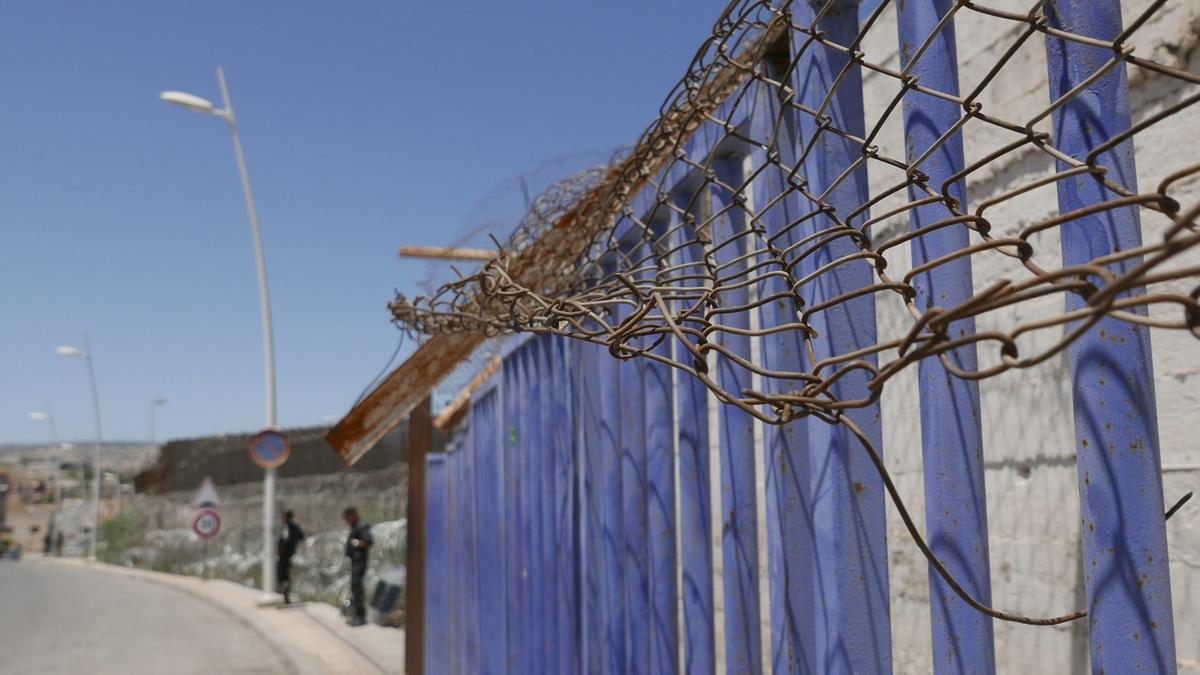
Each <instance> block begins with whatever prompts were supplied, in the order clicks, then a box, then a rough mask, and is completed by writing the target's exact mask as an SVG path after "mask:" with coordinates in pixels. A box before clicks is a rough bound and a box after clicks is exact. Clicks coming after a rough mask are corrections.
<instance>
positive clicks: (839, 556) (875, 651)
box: [793, 0, 892, 673]
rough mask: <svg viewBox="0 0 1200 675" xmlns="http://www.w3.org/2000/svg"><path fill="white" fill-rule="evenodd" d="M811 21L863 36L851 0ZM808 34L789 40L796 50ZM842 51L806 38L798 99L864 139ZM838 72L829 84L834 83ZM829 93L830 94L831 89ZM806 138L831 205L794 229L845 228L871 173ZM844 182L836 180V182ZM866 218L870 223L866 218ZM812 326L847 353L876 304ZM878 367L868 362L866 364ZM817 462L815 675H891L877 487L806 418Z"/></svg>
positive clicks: (832, 286)
mask: <svg viewBox="0 0 1200 675" xmlns="http://www.w3.org/2000/svg"><path fill="white" fill-rule="evenodd" d="M827 4H828V3H824V2H817V3H810V2H801V3H797V5H795V6H794V8H795V11H796V18H797V20H799V21H800V22H801V23H811V22H813V21H815V19H816V15H815V13H814V11H813V9H814V7H815V6H822V5H827ZM816 23H817V29H818V30H820V31H821V32H822V33H823V34H824V36H825V38H826V39H828V40H829V41H831V42H834V43H837V44H840V45H850V44H852V43H853V42H854V40H855V39H856V36H857V35H858V2H857V0H840V1H838V2H835V3H833V4H832V6H830V8H829V9H828V10H827V11H826V13H825V14H824V15H823V17H822V18H821V20H820V21H819V22H816ZM806 39H807V36H805V35H801V34H795V35H794V36H793V40H794V43H793V48H794V49H798V48H799V47H801V46H802V45H803V43H804V41H805V40H806ZM848 61H849V56H848V55H847V54H846V53H845V52H844V51H841V50H837V49H833V48H829V47H826V46H824V45H821V44H818V43H813V44H811V45H808V47H807V49H805V50H804V52H803V54H802V55H801V56H800V61H799V64H798V67H797V69H796V73H795V80H796V90H797V96H798V98H799V99H800V101H801V103H802V104H804V105H807V106H809V107H811V108H817V107H819V106H821V105H822V103H823V101H824V100H825V99H826V97H829V99H830V103H829V105H828V107H827V108H826V109H825V114H827V115H828V116H829V119H830V123H831V124H832V126H834V127H836V128H838V129H842V130H845V131H848V132H850V133H852V134H855V135H857V136H860V137H861V136H863V135H864V134H865V129H864V126H865V125H864V122H863V100H862V72H861V69H860V68H857V67H855V68H851V69H850V70H849V71H848V72H847V73H846V74H845V76H841V74H842V71H843V70H844V68H845V66H846V65H847V63H848ZM839 77H841V79H840V82H839V83H838V84H837V86H836V88H835V87H834V83H835V81H837V80H838V78H839ZM831 89H833V92H832V94H831V93H830V92H831ZM798 117H799V118H800V119H799V122H800V134H799V136H800V138H801V139H802V142H804V143H806V144H808V143H815V145H814V147H813V149H812V151H811V152H810V153H809V155H808V156H807V158H806V159H805V161H804V163H803V167H802V172H803V175H804V177H805V179H806V180H807V181H808V186H807V190H808V192H809V194H810V195H812V196H813V197H818V196H820V195H822V194H823V193H825V192H826V191H829V193H830V194H829V195H828V196H826V197H825V198H824V200H823V201H824V202H825V203H826V204H827V205H828V206H829V207H830V208H831V212H830V213H823V214H821V215H819V216H817V217H816V218H813V219H810V220H808V221H806V222H805V223H803V224H802V225H801V226H800V230H801V232H800V234H801V235H804V234H809V233H811V232H815V231H821V230H826V229H829V228H835V227H838V226H839V222H841V223H842V224H847V223H844V220H843V219H845V218H847V216H848V214H849V212H850V211H852V210H853V209H855V208H857V207H858V206H860V205H862V204H864V203H865V202H866V201H867V200H868V195H869V190H868V186H867V170H866V167H865V166H860V167H859V168H858V169H857V170H855V171H853V172H851V173H850V174H848V175H847V176H846V177H845V178H840V177H841V176H842V175H843V174H844V173H845V172H846V171H847V169H849V168H850V166H851V164H852V163H854V161H855V160H857V159H860V158H861V157H862V148H861V147H860V146H858V145H857V144H855V143H852V142H850V141H848V140H846V139H844V138H843V137H841V136H838V135H836V134H832V133H828V132H823V131H820V130H819V127H818V125H817V123H816V120H815V119H814V118H813V117H812V116H810V115H808V114H804V113H799V114H798ZM839 179H840V182H837V181H839ZM863 217H865V216H863ZM857 251H858V247H857V246H855V245H854V243H853V242H852V240H851V239H849V238H848V237H841V238H838V239H836V240H834V241H832V242H829V243H827V244H825V245H823V246H822V247H821V248H820V250H818V251H817V252H816V253H815V254H814V255H810V256H808V257H807V258H806V259H805V260H804V261H803V262H802V264H801V265H800V266H799V268H800V269H799V270H798V272H797V273H798V274H800V275H804V274H807V273H809V272H812V271H815V270H816V269H818V268H820V267H822V266H824V265H827V264H829V263H830V262H832V261H833V260H836V259H838V258H841V257H844V256H847V255H850V254H853V253H855V252H857ZM873 280H874V271H873V270H872V268H871V267H870V266H869V265H868V264H867V263H866V262H865V261H861V260H860V261H853V262H850V263H846V264H844V265H841V266H839V267H836V268H834V269H833V270H829V271H826V272H825V273H823V274H822V275H821V277H820V278H819V279H818V280H817V281H815V282H814V283H811V284H806V285H805V286H804V287H803V288H801V297H802V299H803V300H804V303H805V307H812V306H814V305H816V304H818V303H821V302H824V301H826V300H830V299H832V298H834V297H837V296H839V295H841V294H843V293H846V292H848V291H851V290H853V289H858V288H862V287H864V286H867V285H870V284H871V283H872V282H873ZM809 321H810V322H811V323H812V324H813V326H814V328H815V329H816V332H817V336H816V337H815V338H814V339H813V349H814V352H815V355H816V358H817V359H818V360H820V359H823V358H826V357H829V356H831V355H835V354H845V353H848V352H851V351H854V350H857V349H861V348H864V347H866V346H869V345H873V344H875V341H876V333H875V298H874V296H873V295H865V296H859V297H858V298H855V299H853V300H850V301H848V302H843V303H840V304H839V305H837V306H835V307H831V308H829V309H826V310H824V311H821V312H818V313H816V314H813V315H810V316H809ZM867 358H869V359H870V360H874V357H873V356H872V357H867ZM867 377H868V376H867V375H866V374H865V373H864V372H863V371H857V372H854V373H851V374H849V375H847V376H846V377H843V378H842V379H841V380H839V381H838V382H837V383H836V384H835V385H833V387H832V389H831V393H832V394H833V396H834V397H835V398H838V399H842V400H849V399H858V398H862V397H863V396H864V394H865V392H866V391H867V389H866V382H867ZM846 414H847V416H848V417H849V418H850V419H851V420H852V421H853V422H854V423H855V424H857V425H858V426H859V427H861V428H862V430H863V432H864V433H865V434H866V435H867V437H868V438H870V439H871V441H872V443H873V444H874V445H875V447H877V448H880V449H882V446H883V443H882V435H881V433H880V423H879V405H878V404H875V405H872V406H869V407H867V408H861V409H857V410H852V411H849V412H847V413H846ZM809 435H810V444H811V446H810V447H811V450H810V458H811V459H810V461H811V466H812V477H811V480H812V481H813V484H812V488H811V489H812V497H813V502H812V504H811V517H812V522H813V530H814V535H815V541H814V544H813V550H814V551H815V555H816V568H817V569H816V572H817V574H816V577H817V580H816V591H817V602H818V604H817V607H816V612H817V618H816V622H815V623H816V627H817V631H816V636H815V640H814V642H813V645H814V650H815V652H816V653H815V658H816V663H817V667H816V669H815V670H816V672H822V673H824V672H842V671H844V672H854V673H890V672H891V669H892V647H891V627H890V624H889V622H888V615H889V612H888V572H887V542H886V527H885V521H884V495H883V488H882V483H881V481H880V479H879V476H878V474H877V473H876V472H875V469H874V467H873V466H872V464H871V462H870V460H869V458H868V456H867V454H866V452H864V451H863V449H862V448H861V447H860V446H859V443H858V440H857V439H856V438H855V437H854V436H853V435H852V434H850V433H849V432H848V431H847V430H846V429H845V428H844V427H842V426H840V425H839V426H831V425H828V424H822V423H819V422H817V421H815V420H814V421H813V422H812V423H811V424H809Z"/></svg>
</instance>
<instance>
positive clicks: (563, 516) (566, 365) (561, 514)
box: [546, 338, 583, 675]
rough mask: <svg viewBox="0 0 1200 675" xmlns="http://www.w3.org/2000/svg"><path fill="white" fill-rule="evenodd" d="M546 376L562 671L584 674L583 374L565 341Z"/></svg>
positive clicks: (550, 348) (550, 341)
mask: <svg viewBox="0 0 1200 675" xmlns="http://www.w3.org/2000/svg"><path fill="white" fill-rule="evenodd" d="M546 352H547V354H548V361H547V366H546V367H547V372H549V373H551V374H554V375H555V377H554V380H553V386H552V387H551V388H550V390H549V393H548V394H547V396H548V399H549V400H548V402H547V405H546V409H547V410H548V411H549V413H550V421H551V423H550V425H549V428H550V432H551V442H552V448H553V457H552V460H553V471H554V475H553V481H552V485H553V497H554V509H553V513H552V527H553V535H552V538H551V541H552V542H553V546H552V547H551V549H552V551H553V552H554V559H553V565H554V566H555V573H554V580H555V585H554V602H555V607H556V610H555V611H556V616H557V621H556V625H557V627H558V630H557V637H556V638H555V639H556V642H557V649H558V672H560V673H563V674H564V675H566V674H568V673H581V672H583V664H582V661H581V660H580V649H579V648H580V645H581V640H580V631H581V625H580V618H581V617H580V610H579V583H580V580H581V572H582V564H583V560H582V556H581V552H580V540H579V528H578V523H579V519H580V515H581V514H580V509H579V503H578V493H577V491H576V485H577V480H578V465H577V463H576V461H577V457H578V455H577V454H576V443H575V428H576V427H577V426H578V425H579V424H580V423H581V420H580V419H579V418H578V417H576V415H575V411H576V407H575V405H574V401H573V399H574V396H573V387H574V385H575V379H576V377H577V376H578V372H577V370H576V369H575V364H574V363H572V361H571V360H570V357H569V356H568V351H567V341H566V340H565V339H564V338H547V350H546Z"/></svg>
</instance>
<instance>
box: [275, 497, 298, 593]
mask: <svg viewBox="0 0 1200 675" xmlns="http://www.w3.org/2000/svg"><path fill="white" fill-rule="evenodd" d="M295 517H296V514H295V513H293V512H291V511H288V512H287V513H284V514H283V528H282V529H281V530H279V542H278V543H277V545H276V547H275V554H276V560H275V578H276V580H277V581H278V582H279V592H280V593H283V604H285V605H287V604H290V603H291V602H292V599H291V596H290V595H289V592H290V591H291V590H292V556H294V555H296V548H297V547H299V546H300V542H302V541H304V530H302V529H300V526H299V525H297V524H296V522H295Z"/></svg>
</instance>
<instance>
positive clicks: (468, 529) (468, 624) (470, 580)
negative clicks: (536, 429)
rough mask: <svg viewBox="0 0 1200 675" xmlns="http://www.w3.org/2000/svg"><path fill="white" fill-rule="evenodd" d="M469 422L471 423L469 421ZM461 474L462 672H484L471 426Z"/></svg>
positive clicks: (464, 437)
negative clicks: (481, 649) (480, 648)
mask: <svg viewBox="0 0 1200 675" xmlns="http://www.w3.org/2000/svg"><path fill="white" fill-rule="evenodd" d="M468 424H469V422H468ZM458 453H459V457H458V463H457V466H458V473H457V475H456V476H455V478H454V494H455V498H456V502H457V505H458V509H457V510H458V514H459V516H458V517H459V525H458V531H459V537H458V542H459V544H458V546H459V560H460V563H459V578H458V589H459V594H460V596H459V608H460V609H459V626H460V629H459V636H460V640H459V644H460V645H461V646H460V649H459V653H460V657H459V663H460V667H461V669H462V672H466V673H478V672H481V669H480V666H479V587H478V586H477V585H476V582H475V580H476V578H477V576H478V574H479V566H478V564H477V557H476V556H477V549H476V543H477V542H478V541H479V529H478V528H477V527H476V521H475V518H476V514H475V444H474V443H473V438H472V434H471V429H470V427H469V426H468V427H467V428H466V429H465V430H463V431H462V432H460V436H459V439H458Z"/></svg>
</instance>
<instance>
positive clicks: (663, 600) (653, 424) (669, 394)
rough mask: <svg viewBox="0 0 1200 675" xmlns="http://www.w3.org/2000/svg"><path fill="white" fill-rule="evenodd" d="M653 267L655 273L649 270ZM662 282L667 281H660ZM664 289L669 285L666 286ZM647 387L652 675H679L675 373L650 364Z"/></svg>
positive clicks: (660, 247)
mask: <svg viewBox="0 0 1200 675" xmlns="http://www.w3.org/2000/svg"><path fill="white" fill-rule="evenodd" d="M646 208H647V209H648V210H651V211H652V213H649V214H648V215H647V216H646V218H645V219H644V222H646V223H647V224H648V226H649V227H650V228H651V233H650V236H651V238H652V239H653V241H652V242H651V243H648V244H643V245H642V246H641V247H640V251H639V253H638V255H637V257H638V258H641V259H645V260H646V261H647V263H646V264H647V269H645V270H644V271H643V272H642V273H641V275H640V277H641V278H642V279H645V280H654V279H655V278H656V275H661V273H662V272H663V269H664V267H665V266H666V265H668V264H669V263H667V261H666V260H665V259H664V258H663V254H664V253H665V251H666V249H667V248H668V240H667V237H668V235H667V232H666V229H667V228H666V225H667V223H669V222H670V217H669V216H668V212H669V210H670V209H668V208H666V207H665V206H661V205H660V206H657V207H646ZM651 264H653V269H651V268H650V267H649V266H650V265H651ZM659 281H664V280H662V279H659ZM659 285H665V284H663V283H660V284H659ZM654 353H655V354H657V355H659V356H662V357H664V358H670V356H671V342H670V341H669V340H664V341H662V342H661V343H660V344H659V345H658V346H657V347H656V348H655V350H654ZM642 385H643V391H644V395H643V398H644V402H645V442H646V553H647V582H648V595H649V601H650V612H649V617H648V620H649V650H650V653H649V672H650V673H653V674H655V675H674V674H675V673H678V672H679V605H678V600H679V583H678V578H677V574H676V572H677V566H678V562H679V561H678V557H677V555H676V545H675V535H676V530H675V443H674V438H673V434H674V428H675V425H674V416H675V415H674V410H673V405H672V403H673V391H672V389H673V386H674V383H673V369H672V368H671V367H670V366H668V365H666V364H664V363H659V362H657V361H654V360H652V359H644V370H643V371H642Z"/></svg>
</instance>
